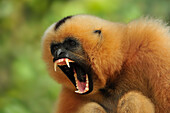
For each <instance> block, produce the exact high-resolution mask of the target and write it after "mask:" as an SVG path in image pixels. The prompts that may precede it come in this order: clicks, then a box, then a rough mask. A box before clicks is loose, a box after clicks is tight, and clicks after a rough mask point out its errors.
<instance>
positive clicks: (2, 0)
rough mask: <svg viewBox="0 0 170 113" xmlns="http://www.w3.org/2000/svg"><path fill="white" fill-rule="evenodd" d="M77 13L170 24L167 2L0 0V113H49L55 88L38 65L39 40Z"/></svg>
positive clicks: (132, 0) (58, 86) (169, 7)
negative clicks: (60, 22)
mask: <svg viewBox="0 0 170 113" xmlns="http://www.w3.org/2000/svg"><path fill="white" fill-rule="evenodd" d="M82 13H83V14H92V15H96V16H99V17H101V18H104V19H108V20H111V21H118V22H124V23H127V22H129V21H131V20H133V19H136V18H140V17H143V16H151V17H154V18H159V19H163V20H164V21H165V22H167V23H170V0H0V113H51V112H52V110H53V108H54V104H55V102H56V100H57V98H58V92H59V90H60V85H58V84H57V83H56V82H55V81H54V80H52V79H51V78H50V77H49V75H48V73H47V70H46V68H45V64H44V62H43V61H42V58H41V37H42V35H43V33H44V31H45V29H46V28H47V27H48V26H49V25H51V24H52V23H54V22H57V21H58V20H60V19H61V18H63V17H65V16H68V15H74V14H82ZM68 101H69V100H68Z"/></svg>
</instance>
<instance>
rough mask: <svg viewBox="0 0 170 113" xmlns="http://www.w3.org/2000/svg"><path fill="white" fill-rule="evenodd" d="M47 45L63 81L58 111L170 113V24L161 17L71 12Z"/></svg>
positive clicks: (53, 70)
mask: <svg viewBox="0 0 170 113" xmlns="http://www.w3.org/2000/svg"><path fill="white" fill-rule="evenodd" d="M42 50H43V59H44V61H45V63H46V65H47V68H48V71H49V74H50V75H51V76H52V77H53V78H54V79H55V80H56V81H57V82H58V83H60V84H62V90H61V93H60V97H59V102H58V107H57V110H56V112H55V113H170V29H169V28H168V27H167V26H166V25H164V24H163V23H162V22H161V21H159V20H154V19H148V18H143V19H139V20H135V21H132V22H130V23H128V24H121V23H114V22H110V21H106V20H103V19H100V18H98V17H95V16H90V15H75V16H68V17H65V18H63V19H62V20H60V21H58V22H57V23H54V24H52V25H51V26H50V27H49V28H48V29H47V30H46V32H45V34H44V36H43V38H42Z"/></svg>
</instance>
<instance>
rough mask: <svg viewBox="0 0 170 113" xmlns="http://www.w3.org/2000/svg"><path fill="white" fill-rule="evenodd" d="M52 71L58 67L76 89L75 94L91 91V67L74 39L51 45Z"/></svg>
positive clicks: (70, 38)
mask: <svg viewBox="0 0 170 113" xmlns="http://www.w3.org/2000/svg"><path fill="white" fill-rule="evenodd" d="M51 54H52V55H53V57H54V59H53V62H54V69H55V70H56V66H58V67H59V68H60V69H61V70H62V71H63V72H64V73H65V74H66V76H67V77H68V78H69V79H70V80H71V82H72V83H73V84H74V86H75V87H76V88H77V91H75V92H76V93H79V94H87V93H90V92H91V91H92V90H93V82H92V76H91V75H92V74H91V66H90V63H88V62H89V60H88V56H87V54H86V53H85V52H84V50H83V48H82V46H81V44H80V43H79V41H78V40H76V39H75V38H72V37H69V38H66V39H65V40H64V41H63V42H61V43H57V42H53V43H52V44H51Z"/></svg>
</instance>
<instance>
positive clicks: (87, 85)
mask: <svg viewBox="0 0 170 113" xmlns="http://www.w3.org/2000/svg"><path fill="white" fill-rule="evenodd" d="M74 77H75V80H76V88H77V91H75V92H76V93H79V94H82V93H85V92H87V91H89V79H88V75H87V74H86V88H85V90H84V91H83V92H80V91H79V88H78V84H77V76H76V74H74Z"/></svg>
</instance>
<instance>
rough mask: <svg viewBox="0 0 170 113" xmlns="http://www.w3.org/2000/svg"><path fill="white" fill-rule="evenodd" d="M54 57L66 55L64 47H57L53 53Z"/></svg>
mask: <svg viewBox="0 0 170 113" xmlns="http://www.w3.org/2000/svg"><path fill="white" fill-rule="evenodd" d="M54 57H56V58H65V57H68V53H67V51H66V50H65V49H62V48H60V49H58V50H57V51H55V53H54Z"/></svg>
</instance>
